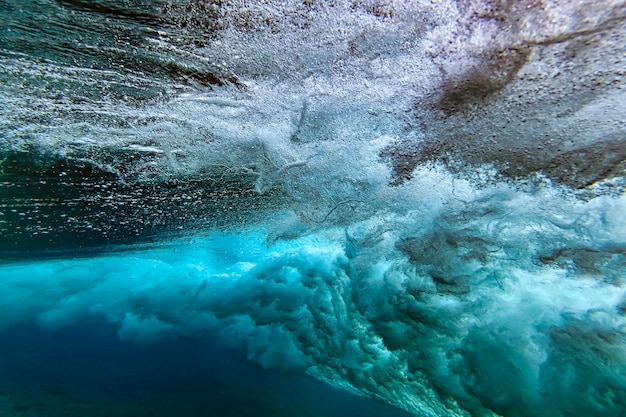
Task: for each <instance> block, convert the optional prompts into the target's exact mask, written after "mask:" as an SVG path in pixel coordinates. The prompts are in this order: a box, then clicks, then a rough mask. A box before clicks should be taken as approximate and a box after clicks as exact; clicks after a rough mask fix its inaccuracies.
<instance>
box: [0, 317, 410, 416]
mask: <svg viewBox="0 0 626 417" xmlns="http://www.w3.org/2000/svg"><path fill="white" fill-rule="evenodd" d="M117 330H118V329H117V327H115V326H113V325H111V324H109V323H107V322H106V321H104V320H99V319H92V320H88V321H83V322H81V323H80V324H78V325H76V326H73V327H69V328H65V329H62V330H59V331H56V332H48V331H43V330H41V329H39V328H36V327H33V326H28V325H20V326H16V327H12V328H10V329H7V330H5V331H3V332H1V333H0V340H1V341H2V343H0V415H2V416H3V417H9V416H15V417H18V416H20V417H35V416H37V417H60V416H66V417H73V416H89V417H105V416H110V417H140V416H141V417H143V416H163V417H165V416H186V417H200V416H220V417H248V416H250V417H252V416H255V417H264V416H267V417H270V416H271V417H283V416H284V417H318V416H319V417H334V416H345V415H359V416H363V417H379V416H385V417H408V416H410V414H408V413H406V412H404V411H402V410H399V409H396V408H393V407H390V406H387V405H385V404H382V403H380V402H377V401H375V400H371V399H367V398H364V397H360V396H356V395H353V394H350V393H348V392H346V391H343V390H339V389H336V388H332V387H330V386H328V385H326V384H323V383H321V382H317V381H314V380H312V379H311V378H308V377H303V376H296V375H281V374H279V373H276V372H273V371H267V370H263V369H261V368H260V367H258V366H255V365H253V364H251V363H249V362H246V361H244V360H242V359H240V358H239V355H238V354H237V352H227V351H224V350H221V349H220V348H218V347H216V346H215V342H214V341H213V340H212V339H211V337H210V336H208V335H207V336H206V337H203V336H202V335H194V336H193V337H181V338H177V339H172V340H166V341H161V342H159V343H156V344H151V345H149V346H142V345H137V344H134V343H133V342H124V341H120V340H119V339H118V336H117Z"/></svg>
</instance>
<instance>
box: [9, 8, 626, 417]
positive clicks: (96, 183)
mask: <svg viewBox="0 0 626 417" xmlns="http://www.w3.org/2000/svg"><path fill="white" fill-rule="evenodd" d="M625 6H626V3H624V2H623V1H617V0H603V1H592V0H588V1H581V2H575V3H570V2H553V1H539V2H537V1H519V2H506V1H505V2H487V1H478V0H462V1H452V0H449V1H446V0H444V1H432V2H431V1H417V0H416V1H407V2H392V1H384V0H372V1H370V0H363V1H333V2H325V1H295V0H270V1H263V2H261V1H259V2H255V1H252V2H249V1H237V0H220V1H208V0H207V1H189V0H161V1H148V0H124V1H122V0H116V1H97V0H57V1H53V0H32V1H28V2H23V1H17V0H2V1H1V2H0V27H1V28H2V29H1V31H0V39H1V41H0V97H1V99H2V102H3V103H4V106H2V107H1V108H0V124H1V126H2V129H1V130H0V132H1V133H0V207H1V208H2V210H1V211H0V234H1V235H2V239H0V254H1V256H2V263H0V276H1V277H2V278H1V279H0V329H9V330H10V329H12V328H15V327H16V326H21V325H30V324H36V325H38V326H39V327H41V328H43V329H46V330H50V331H58V330H59V329H62V328H67V327H72V326H77V325H79V324H80V323H83V322H84V320H86V319H87V318H89V317H93V316H98V317H104V318H106V320H108V321H109V322H111V323H113V324H114V325H116V326H118V329H119V330H118V337H119V338H120V339H121V340H132V341H135V342H136V343H138V344H158V343H163V341H164V340H171V339H172V338H181V337H187V336H192V335H205V334H206V335H211V337H215V338H216V339H218V340H219V341H220V343H221V344H222V345H223V346H225V347H227V348H229V349H233V350H235V351H237V352H239V353H240V354H242V355H243V356H244V357H246V358H247V359H248V360H249V361H251V362H253V363H256V364H258V365H261V366H262V367H265V368H268V369H274V370H279V371H281V372H284V373H286V374H306V375H309V376H312V377H314V378H316V379H319V380H321V381H324V382H327V383H329V384H331V385H334V386H336V387H340V388H344V389H346V390H349V391H351V392H354V393H358V394H361V395H366V396H369V397H372V398H376V399H379V400H382V401H385V402H387V403H389V404H392V405H395V406H397V407H400V408H403V409H404V410H406V411H408V412H411V413H413V414H415V415H419V416H450V415H459V416H463V415H474V416H478V415H480V416H487V415H503V416H555V415H562V416H585V415H599V414H602V415H615V416H619V415H624V414H626V386H625V382H624V380H623V378H622V375H623V374H624V372H625V371H626V369H625V368H626V340H625V337H626V336H625V335H626V333H625V331H624V329H625V327H624V326H625V324H626V322H625V320H626V319H625V317H624V313H625V312H626V297H625V293H624V279H625V277H626V275H625V273H626V229H625V227H624V225H625V224H626V200H625V198H624V184H625V182H624V178H625V176H624V172H625V169H626V165H625V164H626V145H625V142H624V137H625V134H626V125H625V124H624V120H626V96H625V93H624V85H623V80H624V71H625V69H626V56H625V55H624V54H623V51H622V50H623V45H624V38H625V37H626V27H625V25H626V7H625Z"/></svg>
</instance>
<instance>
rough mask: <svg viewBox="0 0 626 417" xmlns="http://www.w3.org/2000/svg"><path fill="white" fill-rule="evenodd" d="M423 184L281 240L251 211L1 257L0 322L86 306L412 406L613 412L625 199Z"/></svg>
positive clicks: (123, 331) (437, 410)
mask: <svg viewBox="0 0 626 417" xmlns="http://www.w3.org/2000/svg"><path fill="white" fill-rule="evenodd" d="M440 184H441V182H440ZM405 191H406V192H409V191H410V187H409V186H408V185H407V189H406V190H405ZM439 191H440V193H441V192H442V191H447V192H446V193H445V195H444V196H442V195H441V194H440V195H439V196H431V199H430V201H429V202H428V204H425V205H424V206H423V207H416V208H413V209H411V210H408V211H407V212H406V213H404V214H402V215H398V214H394V213H388V214H386V215H380V216H375V217H372V218H370V219H367V220H364V221H360V222H357V223H354V224H350V225H348V226H346V227H344V228H333V229H328V230H323V231H319V232H316V233H314V234H311V235H309V236H307V237H302V238H299V239H296V240H288V241H275V242H274V243H271V244H268V241H267V237H268V236H267V234H266V233H267V230H271V228H272V225H271V224H267V225H264V226H263V229H249V230H241V231H239V232H238V233H236V234H233V233H230V234H221V233H218V232H214V233H212V234H208V235H205V236H201V237H195V238H193V240H192V241H188V240H184V241H171V242H165V246H163V247H162V248H154V249H145V250H142V251H132V252H125V253H120V254H111V255H108V256H104V257H101V256H98V257H92V258H83V259H56V260H49V261H41V262H36V263H22V264H7V265H3V266H2V268H1V269H2V275H3V277H5V278H4V280H3V282H2V284H1V287H0V289H1V291H0V294H2V305H3V310H4V314H3V316H2V318H3V322H2V326H3V327H7V326H10V325H13V324H16V323H22V322H36V323H38V324H39V325H40V326H42V327H44V328H46V329H50V330H55V329H58V328H60V327H63V326H68V325H72V324H73V323H75V322H77V321H79V320H81V319H83V318H85V317H86V316H89V315H93V314H102V315H105V316H106V317H107V318H108V320H110V321H112V322H114V323H119V326H120V330H119V336H120V338H122V339H123V340H129V339H130V340H134V341H136V342H138V343H153V342H156V341H158V340H161V339H162V338H172V337H177V336H181V335H189V334H194V333H197V332H209V333H211V334H215V335H216V336H217V337H218V338H219V339H220V340H221V341H222V343H224V344H225V345H226V346H229V347H231V348H233V349H235V350H237V351H240V352H242V353H243V354H244V355H245V356H246V357H247V358H248V359H249V360H251V361H254V362H256V363H258V364H260V365H262V366H264V367H269V368H273V369H280V370H282V371H283V372H289V373H291V372H306V373H309V374H310V375H313V376H315V377H316V378H320V379H322V380H325V381H327V382H329V383H331V384H334V385H336V386H340V387H344V388H348V389H351V390H354V391H356V392H361V393H363V394H367V395H371V396H374V397H377V398H380V399H383V400H385V401H387V402H390V403H392V404H395V405H398V406H400V407H402V408H404V409H406V410H408V411H411V412H414V413H416V414H419V415H451V414H458V415H464V413H465V411H463V410H467V411H469V412H470V413H471V414H476V415H478V414H483V413H486V412H488V411H489V410H492V411H493V412H495V413H497V414H501V415H511V414H515V413H517V412H518V410H525V411H524V413H526V414H527V415H537V416H544V415H545V416H548V415H554V414H555V413H556V414H558V413H562V414H581V413H583V414H591V413H608V414H614V415H618V414H620V413H621V412H622V411H623V408H624V400H625V398H624V393H625V392H626V391H625V389H626V387H624V385H623V381H622V379H621V378H620V375H621V374H622V373H623V372H624V370H625V369H624V366H626V365H625V364H626V361H624V359H625V356H624V355H626V351H625V350H624V346H625V345H624V325H625V324H626V323H625V321H624V317H623V310H624V302H625V300H624V291H623V280H624V276H623V274H624V270H623V265H624V259H623V258H624V246H625V245H626V239H625V238H624V230H623V224H624V218H623V217H624V216H623V213H624V204H626V203H625V202H624V199H623V198H620V199H616V200H615V199H611V198H608V197H599V198H596V199H593V200H590V201H588V202H581V201H577V200H575V199H572V198H568V197H565V196H562V195H560V194H559V193H556V192H554V191H551V190H550V189H549V188H545V189H539V190H536V191H535V192H521V191H515V190H514V189H511V188H510V187H508V186H495V187H489V188H487V189H484V190H475V189H473V188H472V187H471V186H470V185H468V184H463V183H459V182H458V181H457V183H456V185H455V188H454V190H452V189H447V190H446V189H445V188H444V187H440V189H439ZM428 206H430V207H428ZM264 230H265V231H264ZM34 294H37V296H33V295H34ZM585 381H591V382H592V384H591V385H587V383H586V382H585ZM581 393H584V394H582V395H581Z"/></svg>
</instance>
